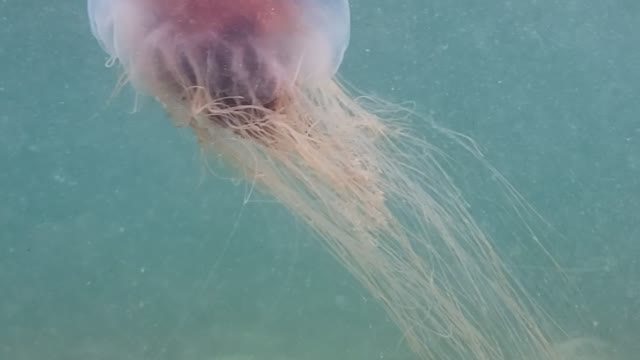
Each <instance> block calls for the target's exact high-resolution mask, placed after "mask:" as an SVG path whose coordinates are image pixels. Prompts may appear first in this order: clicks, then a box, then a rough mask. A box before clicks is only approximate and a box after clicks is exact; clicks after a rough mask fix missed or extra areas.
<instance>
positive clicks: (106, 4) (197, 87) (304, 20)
mask: <svg viewBox="0 0 640 360" xmlns="http://www.w3.org/2000/svg"><path fill="white" fill-rule="evenodd" d="M88 5H89V6H88V11H89V18H90V20H91V29H92V32H93V34H94V36H95V37H96V38H97V39H98V41H99V42H100V44H101V45H102V47H103V49H104V50H105V51H106V52H107V53H108V54H110V55H111V56H112V58H113V59H115V60H117V61H118V62H120V64H121V65H122V66H123V68H124V71H125V73H126V75H127V78H128V79H129V80H130V81H131V82H132V83H133V84H134V86H135V87H136V88H137V89H139V90H141V91H142V92H145V93H150V94H152V95H153V96H155V97H156V98H157V99H158V100H160V102H161V103H163V104H164V105H166V106H170V107H171V106H177V105H188V106H189V107H192V108H193V107H198V106H204V105H205V104H204V103H202V104H198V103H196V102H195V100H194V93H195V94H198V95H202V96H203V97H202V96H201V99H200V100H201V101H206V102H209V103H213V102H215V100H220V99H222V100H224V101H223V105H250V106H263V107H267V108H272V107H274V106H275V104H276V103H277V102H278V100H279V99H280V98H286V97H287V96H290V94H291V93H292V92H293V90H292V89H294V88H295V87H300V86H304V84H321V83H325V82H328V81H330V80H331V78H332V77H333V75H334V74H335V73H336V71H337V69H338V67H339V66H340V63H341V62H342V58H343V55H344V52H345V50H346V48H347V45H348V43H349V35H350V25H349V8H348V3H347V1H346V0H329V1H317V0H235V1H229V0H89V2H88ZM189 92H190V93H191V96H189V94H188V93H189ZM185 100H186V101H185ZM177 102H178V103H180V104H177Z"/></svg>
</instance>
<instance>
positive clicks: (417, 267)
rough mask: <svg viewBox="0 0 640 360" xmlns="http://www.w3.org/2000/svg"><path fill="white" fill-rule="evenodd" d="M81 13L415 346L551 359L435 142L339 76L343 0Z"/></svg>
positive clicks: (113, 1) (166, 3) (345, 33)
mask: <svg viewBox="0 0 640 360" xmlns="http://www.w3.org/2000/svg"><path fill="white" fill-rule="evenodd" d="M88 10H89V18H90V22H91V29H92V32H93V34H94V35H95V37H96V38H97V40H98V42H99V43H100V44H101V46H102V48H103V49H104V50H105V51H106V52H107V53H108V54H109V55H110V56H111V57H112V58H113V59H115V60H117V61H118V62H119V63H120V64H121V66H122V69H123V71H124V75H125V76H126V78H127V79H128V80H130V81H131V82H132V83H133V85H134V86H135V87H136V88H137V89H138V90H140V91H141V92H146V93H149V94H151V95H152V96H154V97H155V98H156V99H157V100H158V101H159V102H160V103H161V104H162V105H164V107H165V108H166V109H167V110H168V112H169V114H170V116H171V118H172V119H173V120H174V121H175V122H176V123H177V124H179V125H183V126H189V127H191V128H192V129H193V130H194V132H195V134H196V136H197V138H198V140H199V142H200V144H201V145H202V147H203V148H206V149H209V150H212V151H214V152H215V153H216V157H218V158H222V159H224V160H226V162H227V164H228V165H230V167H232V168H234V169H236V170H237V171H238V172H239V173H240V174H241V175H242V176H244V177H245V178H246V179H247V180H249V181H251V182H252V183H254V184H256V185H257V186H258V187H259V188H261V189H262V190H264V191H265V192H268V193H270V194H271V195H272V196H274V197H275V198H277V199H279V200H280V201H281V203H282V204H284V205H285V206H286V207H288V208H289V209H290V210H291V212H292V213H293V214H294V215H296V216H298V217H299V218H301V219H302V220H304V221H306V223H307V224H308V225H309V227H310V228H311V229H312V230H314V231H315V233H316V234H318V235H319V237H320V238H321V239H322V240H324V242H325V245H326V246H327V248H328V249H329V250H330V251H331V252H332V254H333V255H334V256H335V257H336V258H338V259H339V260H340V261H342V263H343V264H344V265H345V266H346V267H347V268H348V269H349V270H350V271H351V272H352V274H353V275H354V276H355V277H356V278H357V279H358V280H359V281H361V283H362V284H363V285H364V287H366V288H367V289H368V290H369V291H371V293H372V294H373V295H374V296H375V297H377V298H378V299H380V301H381V303H382V304H383V305H384V306H385V308H386V310H387V311H388V314H389V316H390V317H391V318H392V319H393V320H394V321H395V322H396V323H397V324H398V326H399V327H400V329H401V331H402V334H403V336H404V337H405V340H406V341H407V343H408V344H409V345H410V346H411V347H412V348H413V349H414V350H415V351H416V352H417V353H418V354H420V355H421V356H422V357H424V358H429V359H464V360H469V359H482V360H501V359H514V358H522V357H526V356H529V355H531V356H532V357H531V359H534V358H535V359H544V360H547V359H552V358H553V355H552V354H551V350H550V349H551V346H550V344H549V343H548V340H547V338H546V336H545V334H544V332H542V331H541V330H540V328H539V326H538V324H537V317H536V316H537V315H538V314H539V313H538V312H537V311H536V306H535V304H534V303H533V302H532V301H531V298H530V297H529V296H528V295H526V292H524V291H523V289H522V288H520V287H519V286H518V282H517V281H513V279H511V278H510V275H509V272H508V271H507V270H506V269H505V268H504V267H503V263H502V261H501V260H500V258H499V257H498V255H497V253H496V252H495V250H494V244H493V243H492V241H491V239H490V238H489V237H488V236H487V235H486V234H485V233H484V232H483V231H482V229H481V227H480V226H479V225H478V224H477V222H476V221H475V220H474V219H473V217H472V216H471V214H470V212H469V207H468V205H467V203H466V202H465V200H464V199H463V198H462V197H461V193H460V190H459V189H458V188H457V187H456V186H455V184H454V183H453V181H452V179H451V177H450V176H449V174H447V173H446V172H444V170H443V165H442V161H447V160H448V159H447V158H446V157H445V158H444V160H443V159H442V158H441V157H440V154H441V150H438V149H436V148H435V147H434V146H433V145H432V144H430V143H428V142H427V141H426V140H424V139H423V138H421V137H419V136H413V135H412V134H413V133H414V131H407V128H406V126H405V125H403V123H402V122H401V121H400V120H401V119H400V118H401V117H406V116H407V114H406V113H404V112H402V111H398V110H400V109H397V108H396V107H394V106H391V105H388V104H384V103H383V102H380V101H375V100H374V101H370V102H366V103H363V102H362V101H361V100H360V99H356V98H355V97H353V96H351V95H350V94H349V93H348V91H347V90H346V89H345V88H344V87H343V86H342V85H341V84H339V83H338V81H337V80H335V78H334V75H335V73H336V71H337V70H338V67H339V66H340V63H341V62H342V58H343V56H344V52H345V50H346V48H347V45H348V43H349V27H350V24H349V7H348V2H347V0H88ZM398 114H400V115H398ZM431 129H432V130H434V131H436V132H438V131H439V132H440V133H441V134H443V135H444V136H445V137H448V138H449V139H451V140H453V141H456V142H459V143H461V144H462V145H463V148H464V149H469V151H471V152H473V149H475V147H474V146H469V143H468V142H467V138H466V137H457V136H455V134H452V133H451V132H448V131H446V130H442V129H440V128H431ZM474 155H478V154H475V153H474ZM478 158H480V156H479V155H478ZM491 176H492V177H493V178H496V179H501V178H500V177H499V176H496V173H495V172H494V171H492V172H491ZM504 185H505V189H506V190H505V193H507V194H513V193H514V192H513V190H512V188H511V187H510V185H508V184H506V183H505V184H504ZM512 200H515V201H514V202H513V203H516V204H520V203H522V200H521V199H520V198H518V197H517V196H515V195H514V198H513V199H512ZM526 210H527V209H526V208H524V209H523V208H518V209H514V213H517V214H518V216H521V214H523V213H524V212H525V211H526ZM527 229H529V227H527Z"/></svg>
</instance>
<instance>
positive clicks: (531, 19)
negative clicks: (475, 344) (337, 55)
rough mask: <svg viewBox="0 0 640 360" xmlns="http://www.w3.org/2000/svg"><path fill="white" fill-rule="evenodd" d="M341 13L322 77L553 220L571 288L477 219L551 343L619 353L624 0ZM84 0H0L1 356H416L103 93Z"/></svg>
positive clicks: (629, 136)
mask: <svg viewBox="0 0 640 360" xmlns="http://www.w3.org/2000/svg"><path fill="white" fill-rule="evenodd" d="M351 6H352V16H353V34H352V35H353V36H352V42H351V47H350V49H349V50H348V52H347V55H346V58H345V63H344V65H343V67H342V71H341V76H342V77H343V78H345V79H347V80H348V81H349V82H350V83H352V84H354V85H356V86H357V87H358V88H360V89H362V90H363V91H364V92H367V93H371V94H375V95H377V96H380V97H383V98H385V99H388V100H392V101H396V102H404V101H411V102H413V103H414V104H415V107H416V109H417V110H419V111H420V112H422V113H424V114H427V115H429V116H430V117H431V118H433V119H434V120H435V121H437V122H438V123H440V124H441V125H444V126H446V127H450V128H452V129H454V130H457V131H460V132H463V133H465V134H467V135H469V136H471V137H472V138H473V139H474V140H476V141H477V143H478V144H479V146H480V147H481V149H482V150H483V152H484V154H485V155H486V157H487V159H488V160H489V161H490V162H491V163H492V164H493V165H495V166H496V168H498V169H499V170H500V171H501V172H502V174H504V175H505V176H506V177H507V178H508V179H509V180H510V181H511V182H512V183H513V184H514V186H515V187H516V188H517V189H518V191H520V192H521V193H522V195H523V196H524V197H525V198H526V199H527V200H528V201H529V202H530V203H531V205H532V206H534V207H535V208H536V209H537V210H538V211H539V213H540V214H541V215H542V216H543V217H544V218H545V219H546V221H548V223H550V224H551V225H552V226H553V228H554V230H553V231H552V232H550V234H548V236H547V237H546V239H547V240H546V241H547V243H546V244H547V245H548V246H549V247H550V249H551V250H552V252H553V255H554V256H555V257H556V259H557V260H558V262H559V263H560V264H561V265H562V267H563V268H565V270H566V273H567V274H568V277H569V280H570V288H571V289H569V288H559V287H560V286H561V285H560V282H559V281H554V279H552V278H549V277H548V271H547V270H548V269H546V268H545V267H542V266H541V267H538V266H535V265H531V266H529V265H526V264H525V263H527V264H528V263H530V264H536V259H535V258H532V259H529V260H530V261H528V262H522V261H516V260H514V259H523V258H526V257H527V256H529V257H535V256H537V255H539V254H537V253H535V252H531V253H529V252H527V250H526V249H522V248H520V247H518V245H517V244H514V243H512V242H510V241H509V240H510V238H509V236H508V235H509V232H510V229H509V226H510V223H509V222H505V221H502V220H501V217H500V216H497V214H496V213H493V212H491V211H489V210H485V211H484V212H483V211H479V212H478V214H477V215H478V217H479V219H480V221H481V223H482V224H483V225H484V226H485V227H487V228H489V229H490V230H495V233H496V234H497V236H496V241H497V242H498V244H499V245H500V246H501V248H500V251H501V252H502V253H504V254H507V255H509V254H510V255H511V256H506V258H505V261H506V262H507V266H512V267H513V271H514V272H517V273H518V274H520V277H521V278H522V279H523V282H524V283H525V285H527V286H528V287H529V288H530V289H533V292H532V293H533V294H534V295H535V296H537V297H539V299H540V301H541V302H542V303H543V304H544V305H545V306H546V308H548V309H549V311H550V315H551V317H552V318H556V319H557V320H558V321H559V322H560V323H561V325H562V326H563V328H564V329H565V330H566V332H567V333H566V334H558V342H559V343H563V344H564V345H565V346H568V347H570V346H571V345H572V344H574V343H571V342H570V341H571V340H569V343H567V342H566V339H567V338H569V339H571V338H573V339H578V340H575V341H578V342H580V341H582V340H580V339H586V340H584V341H585V343H586V344H587V345H584V346H585V347H586V348H588V349H589V350H588V351H587V352H588V355H585V354H582V355H575V356H574V357H571V358H570V359H576V360H577V359H593V360H596V359H621V360H626V359H636V358H637V354H638V353H639V352H640V341H638V340H640V262H639V260H638V259H639V258H640V92H639V91H640V47H639V46H638V44H639V43H640V35H638V34H640V2H638V1H635V0H600V1H596V0H581V1H579V0H566V1H555V0H522V1H496V0H492V1H487V2H472V1H466V0H429V1H425V0H403V1H392V0H368V1H365V0H352V1H351ZM85 7H86V4H85V2H84V1H79V0H78V1H57V2H42V1H36V0H20V1H18V0H4V1H0V359H7V360H9V359H11V360H34V359H48V360H56V359H60V360H62V359H64V360H76V359H78V360H80V359H83V360H85V359H97V360H100V359H189V360H191V359H237V360H240V359H243V360H245V359H246V360H248V359H265V360H271V359H274V360H275V359H412V355H411V354H410V353H409V352H408V351H407V350H406V347H405V345H404V344H403V342H402V341H401V337H400V334H399V332H398V330H397V329H396V327H395V325H394V324H392V323H391V322H389V320H387V318H386V315H385V313H384V312H383V311H382V309H381V308H380V307H379V305H378V304H377V303H376V301H375V299H373V298H372V297H371V296H370V295H369V294H368V293H367V292H366V291H365V290H363V289H362V288H361V287H360V285H359V284H358V283H357V282H355V281H354V280H353V279H352V278H351V276H350V275H349V273H348V272H347V271H346V270H344V269H343V268H342V266H341V265H340V264H338V263H337V262H336V261H335V260H334V259H333V258H332V257H331V256H330V255H329V254H328V253H327V252H326V251H325V250H324V249H323V247H322V245H321V244H320V242H319V241H317V240H316V239H315V238H314V237H313V236H311V235H310V234H309V232H308V231H307V229H306V228H305V226H304V224H302V223H300V222H298V221H297V220H295V218H294V217H293V216H291V215H290V214H289V213H287V211H285V210H284V209H283V208H282V207H281V206H280V205H278V204H277V203H274V202H273V200H272V199H270V198H269V197H267V196H263V195H261V194H257V193H255V192H253V191H252V189H251V188H250V186H249V185H248V184H246V183H244V182H242V181H234V180H229V179H228V178H229V176H230V173H228V172H225V169H224V167H220V166H214V168H215V169H214V171H215V174H212V173H211V171H210V170H209V169H207V168H205V166H204V165H203V161H202V157H201V156H200V153H199V149H198V146H197V144H196V141H195V138H194V137H193V135H192V134H191V133H190V131H189V130H188V129H176V128H174V127H173V125H172V123H171V121H169V120H168V119H167V117H166V115H165V114H164V113H163V112H162V111H161V109H160V107H159V106H157V105H156V104H155V103H154V102H153V101H151V100H150V99H140V102H139V103H138V104H137V105H138V108H139V109H138V110H137V111H136V112H135V113H133V114H132V112H133V110H134V109H135V106H136V103H135V100H134V98H133V96H132V95H133V94H132V92H131V91H130V90H129V89H127V90H125V91H123V93H121V94H119V95H117V96H115V97H113V98H112V97H111V96H112V93H113V89H114V86H115V83H116V76H115V75H116V74H115V71H114V70H113V69H106V68H105V67H104V63H105V61H106V57H105V55H104V54H103V52H102V50H101V49H100V48H99V46H98V45H97V43H96V42H95V40H94V39H93V37H92V36H91V33H90V30H89V25H88V20H87V17H86V10H85ZM473 166H474V165H473V164H471V163H470V164H469V167H470V168H472V167H473ZM475 166H477V164H476V165H475ZM458 180H459V181H460V182H461V183H462V187H463V188H464V189H465V191H466V193H467V194H468V195H469V196H470V198H471V201H472V202H473V201H476V202H477V203H478V204H490V203H491V199H492V198H493V197H494V195H492V194H491V192H490V191H489V190H487V191H485V190H483V189H485V188H486V186H484V185H483V184H482V183H481V182H482V180H481V178H479V177H474V176H469V177H462V178H460V179H458ZM474 199H475V200H474ZM487 209H491V206H487ZM510 259H511V260H512V261H510ZM565 285H566V284H565ZM577 346H578V347H580V343H578V345H577ZM595 348H597V349H595ZM605 348H606V349H605ZM594 349H595V350H594ZM601 354H602V355H601ZM587 356H589V357H587Z"/></svg>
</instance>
